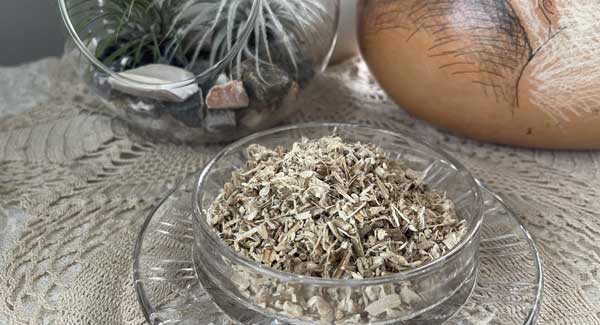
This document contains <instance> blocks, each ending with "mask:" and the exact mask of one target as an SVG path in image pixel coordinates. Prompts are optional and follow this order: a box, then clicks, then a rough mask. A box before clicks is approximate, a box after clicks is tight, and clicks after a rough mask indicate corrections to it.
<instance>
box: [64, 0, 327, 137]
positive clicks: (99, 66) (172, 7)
mask: <svg viewBox="0 0 600 325" xmlns="http://www.w3.org/2000/svg"><path fill="white" fill-rule="evenodd" d="M58 3H59V7H60V11H61V14H62V17H63V20H64V23H65V26H66V27H67V30H68V32H69V34H70V36H71V41H70V42H68V46H67V50H69V49H72V50H74V51H78V52H79V53H78V55H77V56H76V57H77V65H78V68H79V72H80V75H81V77H82V78H83V79H84V81H85V82H86V83H87V84H89V85H90V86H91V88H92V89H93V90H94V92H95V93H96V94H98V95H100V98H101V99H102V100H103V103H104V104H105V105H103V106H105V107H103V108H106V109H108V110H109V111H110V112H111V113H112V114H114V115H116V116H118V117H120V118H121V119H123V120H124V121H126V122H127V123H128V124H129V125H130V126H132V128H133V129H135V130H138V131H142V132H143V134H144V135H147V136H149V137H151V139H152V140H154V141H161V140H168V141H176V142H185V143H192V144H193V143H205V142H222V141H231V140H235V139H238V138H240V137H243V136H246V135H248V134H250V133H254V132H256V131H260V130H262V129H265V128H268V127H271V126H273V125H275V124H277V123H279V122H281V121H282V120H283V119H284V118H285V117H287V116H288V115H289V114H290V113H292V112H295V111H296V110H298V109H300V108H301V100H300V99H301V98H302V92H303V91H306V90H308V89H309V88H310V86H311V84H312V82H313V81H314V80H315V77H316V75H317V74H318V73H320V72H322V71H323V69H324V68H325V67H326V66H327V63H328V61H329V59H330V57H331V53H332V51H333V48H334V45H335V40H336V37H337V25H338V19H339V0H190V1H179V0H58ZM69 44H70V45H69Z"/></svg>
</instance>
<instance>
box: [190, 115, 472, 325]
mask: <svg viewBox="0 0 600 325" xmlns="http://www.w3.org/2000/svg"><path fill="white" fill-rule="evenodd" d="M333 134H335V135H337V136H339V137H341V138H342V139H343V140H345V141H348V142H357V141H360V142H363V143H372V144H375V145H377V146H379V147H381V148H382V149H383V150H385V151H386V152H388V153H389V154H390V156H391V158H393V159H398V160H402V161H403V162H405V163H406V164H407V165H408V166H409V167H410V168H412V169H414V170H415V171H417V172H420V173H421V174H422V178H423V181H424V182H425V183H426V184H428V185H429V186H430V187H431V188H433V189H436V190H438V191H442V192H445V193H446V195H447V197H448V198H449V199H451V200H452V201H453V202H454V203H455V206H456V211H457V213H458V214H459V216H460V217H461V218H463V219H465V221H466V226H467V231H466V234H465V236H464V237H463V239H462V240H461V241H460V243H459V244H458V245H457V246H456V247H455V248H454V249H452V250H451V251H450V252H449V253H448V254H447V255H445V256H443V257H441V258H439V259H437V260H435V261H433V262H431V263H429V264H426V265H423V266H420V267H418V268H415V269H413V270H410V271H406V272H402V273H398V274H395V275H390V276H385V277H380V278H371V279H362V280H335V279H322V278H314V277H306V276H299V275H295V274H290V273H286V272H280V271H277V270H273V269H270V268H268V267H265V266H263V265H260V264H258V263H256V262H254V261H251V260H249V259H247V258H245V257H243V256H240V255H238V254H237V253H236V252H235V251H234V250H232V249H231V248H229V247H228V246H226V245H225V244H224V243H223V242H222V241H221V240H220V239H219V238H218V236H217V235H216V233H215V232H214V231H213V229H212V228H211V226H210V225H209V224H208V223H207V221H206V220H207V214H206V213H207V212H206V210H207V209H208V207H209V206H210V205H211V204H212V203H213V201H214V200H215V198H216V197H217V196H218V195H219V194H220V193H221V190H222V188H223V186H224V183H225V182H226V181H228V180H229V179H230V177H231V173H232V172H234V171H236V170H238V169H239V168H240V167H241V166H243V164H244V163H245V161H246V159H247V156H246V152H245V150H246V148H247V147H248V146H249V145H250V144H260V145H264V146H268V147H276V146H284V147H291V145H292V144H293V143H294V142H297V141H300V140H301V139H302V138H303V137H305V138H309V139H318V138H321V137H324V136H329V135H333ZM193 211H194V215H193V218H192V219H193V231H194V252H193V258H194V261H195V266H196V269H197V272H198V273H202V274H204V275H205V276H201V277H200V279H204V280H202V281H203V285H204V286H205V287H218V288H220V290H222V291H223V292H224V293H225V294H226V295H227V296H228V297H229V298H230V299H232V300H233V301H235V302H236V303H237V304H238V305H239V306H241V308H245V309H248V310H250V311H251V312H252V313H254V315H253V320H254V321H256V320H257V319H258V320H261V319H262V320H277V321H282V322H286V323H291V324H307V323H314V322H319V323H326V324H358V323H370V324H388V323H393V322H398V321H405V320H415V319H418V317H419V315H422V314H423V313H425V312H428V311H431V310H432V309H435V308H436V307H438V306H440V305H441V304H443V303H445V302H448V301H449V300H452V301H453V303H452V304H446V305H452V306H456V307H455V308H444V309H443V310H440V313H442V314H441V315H438V316H440V317H441V318H444V317H445V318H449V317H451V316H452V315H453V314H454V313H455V312H456V311H457V310H458V309H459V308H460V306H461V305H462V303H463V302H464V301H465V300H466V299H467V298H468V296H469V294H470V292H471V290H472V288H473V287H474V284H475V280H476V274H477V271H478V267H479V241H480V228H481V224H482V220H483V202H482V199H481V193H480V189H479V186H478V185H477V183H476V181H475V180H474V179H473V177H472V176H471V175H470V173H469V172H468V171H466V170H465V168H464V167H462V165H461V164H460V163H459V162H457V161H455V160H454V159H453V158H451V157H450V156H448V155H447V154H445V153H444V152H442V151H441V150H439V149H436V148H434V147H433V146H430V145H427V144H426V143H424V142H423V141H420V140H417V139H414V138H412V137H410V136H407V135H403V134H398V133H394V132H390V131H385V130H378V129H373V128H369V127H363V126H355V125H343V124H306V125H300V126H291V127H285V128H278V129H275V130H271V131H266V132H262V133H258V134H255V135H252V136H250V137H247V138H245V139H243V140H240V141H238V142H236V143H234V144H232V145H231V146H229V147H227V148H226V149H224V150H223V151H222V152H221V153H219V154H218V155H217V156H216V157H215V158H214V159H213V160H212V161H211V162H209V163H208V165H207V166H206V168H205V169H204V170H203V172H202V174H201V176H200V178H199V180H198V182H197V185H196V188H195V194H194V195H193ZM246 317H247V315H246ZM238 321H241V322H243V320H238Z"/></svg>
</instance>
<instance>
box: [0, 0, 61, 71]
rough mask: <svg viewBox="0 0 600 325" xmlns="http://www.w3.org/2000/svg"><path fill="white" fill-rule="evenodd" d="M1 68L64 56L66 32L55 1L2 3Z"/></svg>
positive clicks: (31, 0)
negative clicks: (62, 54) (2, 66)
mask: <svg viewBox="0 0 600 325" xmlns="http://www.w3.org/2000/svg"><path fill="white" fill-rule="evenodd" d="M0 26H2V28H0V49H1V50H0V65H4V66H6V65H17V64H20V63H23V62H28V61H32V60H36V59H39V58H42V57H45V56H58V55H60V54H61V53H62V50H63V47H64V43H65V42H64V40H65V38H66V30H65V29H64V27H63V25H62V21H61V18H60V13H59V10H58V5H57V3H56V1H55V0H0Z"/></svg>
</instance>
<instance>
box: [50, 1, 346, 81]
mask: <svg viewBox="0 0 600 325" xmlns="http://www.w3.org/2000/svg"><path fill="white" fill-rule="evenodd" d="M66 1H67V0H58V7H59V11H60V15H61V18H62V20H63V23H64V25H65V27H66V29H67V32H68V33H69V36H70V37H71V40H72V41H73V42H74V43H75V45H76V46H77V48H78V49H79V51H80V52H81V53H83V55H84V56H85V57H86V58H87V60H88V61H90V62H91V63H92V64H93V65H94V66H95V67H96V68H97V69H99V70H101V71H102V72H104V73H106V74H108V75H109V76H111V78H114V79H115V80H117V81H118V82H120V83H123V84H129V85H133V86H136V87H138V88H140V89H145V90H172V89H178V88H182V87H187V86H189V85H192V84H194V83H196V82H197V80H198V79H200V78H202V77H204V76H206V75H208V74H210V73H211V72H212V71H214V70H217V69H218V68H219V67H220V66H221V65H223V64H226V63H227V61H228V57H229V55H228V56H227V57H226V58H224V59H223V60H221V61H220V62H217V63H216V64H215V65H214V66H213V67H211V68H209V69H208V70H206V71H204V72H202V73H201V74H200V75H197V76H195V77H194V78H191V79H188V80H184V81H180V82H172V83H147V82H140V81H137V80H134V79H131V78H128V77H124V76H122V75H119V74H118V73H115V72H114V71H112V69H110V68H109V67H107V66H106V65H105V64H103V63H102V62H100V60H98V59H97V58H96V56H95V55H93V54H92V53H90V51H89V49H88V48H87V46H85V44H84V43H83V41H82V40H81V38H80V37H79V33H78V32H77V31H76V30H75V26H74V25H73V21H72V20H71V17H70V15H69V9H68V6H67V3H66ZM259 1H264V0H253V6H252V10H253V11H255V10H256V9H257V3H258V2H259ZM331 1H332V2H333V4H334V5H335V12H334V13H333V15H334V26H335V31H334V35H333V39H332V44H331V47H330V48H329V50H328V52H327V55H326V57H325V58H324V62H323V64H322V66H320V67H319V68H318V69H319V72H323V71H324V70H325V68H327V65H328V63H329V61H330V60H331V57H332V55H333V51H334V49H335V45H336V43H337V38H338V30H337V29H338V26H339V21H340V1H342V0H331ZM250 27H252V26H250V24H247V25H246V26H245V33H247V34H248V35H250V33H251V32H252V31H253V28H250ZM237 45H238V44H235V45H234V48H235V47H236V46H237Z"/></svg>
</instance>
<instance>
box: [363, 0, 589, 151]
mask: <svg viewBox="0 0 600 325" xmlns="http://www.w3.org/2000/svg"><path fill="white" fill-rule="evenodd" d="M359 17H360V22H359V25H360V26H359V41H360V46H361V50H362V53H363V56H364V58H365V60H366V61H367V63H368V65H369V67H370V69H371V70H372V72H373V74H374V76H375V77H376V79H377V80H378V81H379V83H380V84H381V86H382V87H383V88H384V90H385V91H386V92H387V93H388V94H389V95H390V97H391V98H392V99H393V100H395V101H396V102H397V103H398V104H399V105H400V106H401V107H402V108H404V109H406V110H407V111H408V112H410V113H411V114H413V115H414V116H416V117H419V118H422V119H424V120H427V121H429V122H431V123H433V124H435V125H438V126H440V127H442V128H444V129H447V130H450V131H452V132H456V133H459V134H462V135H466V136H468V137H472V138H476V139H481V140H486V141H492V142H496V143H502V144H510V145H518V146H529V147H538V148H552V149H598V148H600V1H596V0H448V1H437V0H362V1H360V3H359Z"/></svg>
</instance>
